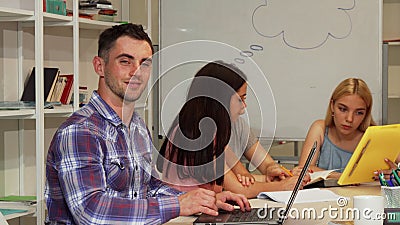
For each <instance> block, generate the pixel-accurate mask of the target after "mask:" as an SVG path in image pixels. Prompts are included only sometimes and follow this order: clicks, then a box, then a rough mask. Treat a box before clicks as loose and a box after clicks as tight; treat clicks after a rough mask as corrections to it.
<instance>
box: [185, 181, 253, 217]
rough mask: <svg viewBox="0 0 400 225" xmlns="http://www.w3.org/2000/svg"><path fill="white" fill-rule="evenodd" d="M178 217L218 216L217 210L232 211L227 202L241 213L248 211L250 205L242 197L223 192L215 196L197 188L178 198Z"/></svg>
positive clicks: (212, 192)
mask: <svg viewBox="0 0 400 225" xmlns="http://www.w3.org/2000/svg"><path fill="white" fill-rule="evenodd" d="M178 200H179V206H180V214H179V215H180V216H189V215H193V214H197V213H205V214H208V215H212V216H217V215H218V208H220V209H223V210H226V211H232V210H234V206H233V205H231V204H228V203H227V201H233V202H235V203H236V204H237V205H238V206H239V207H240V209H241V210H242V211H245V210H250V208H251V207H250V203H249V201H248V200H247V198H246V197H245V196H244V195H240V194H234V193H232V192H230V191H223V192H221V193H218V194H216V193H215V192H214V191H210V190H206V189H203V188H198V189H196V190H193V191H189V192H187V193H185V194H183V195H181V196H179V197H178Z"/></svg>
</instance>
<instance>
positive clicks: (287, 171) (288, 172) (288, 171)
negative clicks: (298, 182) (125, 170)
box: [280, 165, 293, 177]
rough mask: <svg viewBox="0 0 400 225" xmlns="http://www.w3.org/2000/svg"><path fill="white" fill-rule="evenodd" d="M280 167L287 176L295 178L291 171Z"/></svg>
mask: <svg viewBox="0 0 400 225" xmlns="http://www.w3.org/2000/svg"><path fill="white" fill-rule="evenodd" d="M280 166H281V168H282V169H283V170H284V171H285V172H286V173H287V174H289V176H291V177H293V173H292V172H290V170H288V169H286V168H285V167H284V166H283V165H280Z"/></svg>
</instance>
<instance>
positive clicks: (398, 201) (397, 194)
mask: <svg viewBox="0 0 400 225" xmlns="http://www.w3.org/2000/svg"><path fill="white" fill-rule="evenodd" d="M381 193H382V196H383V198H384V207H385V208H400V186H397V187H385V186H382V187H381Z"/></svg>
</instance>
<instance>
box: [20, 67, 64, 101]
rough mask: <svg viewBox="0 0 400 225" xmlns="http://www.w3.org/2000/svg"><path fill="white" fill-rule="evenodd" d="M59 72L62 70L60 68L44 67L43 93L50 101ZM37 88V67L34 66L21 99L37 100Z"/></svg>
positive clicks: (45, 98) (46, 99)
mask: <svg viewBox="0 0 400 225" xmlns="http://www.w3.org/2000/svg"><path fill="white" fill-rule="evenodd" d="M59 73H60V71H59V69H58V68H48V67H45V68H44V73H43V76H44V82H43V88H44V90H43V93H44V100H45V101H48V102H49V101H50V98H51V95H52V92H53V89H54V86H55V84H56V81H57V77H58V75H59ZM35 90H36V88H35V67H33V69H32V72H31V75H30V76H29V78H28V82H27V83H26V85H25V88H24V92H23V94H22V97H21V101H35Z"/></svg>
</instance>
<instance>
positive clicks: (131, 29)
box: [97, 23, 154, 62]
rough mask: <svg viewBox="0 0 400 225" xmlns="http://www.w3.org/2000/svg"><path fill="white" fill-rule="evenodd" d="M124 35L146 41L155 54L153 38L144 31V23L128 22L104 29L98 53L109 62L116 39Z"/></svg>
mask: <svg viewBox="0 0 400 225" xmlns="http://www.w3.org/2000/svg"><path fill="white" fill-rule="evenodd" d="M122 36H128V37H131V38H133V39H136V40H144V41H146V42H147V43H149V45H150V47H151V53H152V54H154V49H153V44H152V42H151V39H150V37H149V36H148V35H147V33H146V32H145V31H144V29H143V27H142V25H138V24H132V23H127V24H121V25H115V26H113V27H111V28H108V29H106V30H104V31H103V32H102V33H101V34H100V37H99V42H98V44H99V46H98V52H97V55H98V56H99V57H101V58H103V59H104V60H105V61H106V62H107V61H108V53H109V52H110V49H111V48H112V47H113V46H114V44H115V41H116V40H117V39H118V38H120V37H122Z"/></svg>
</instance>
